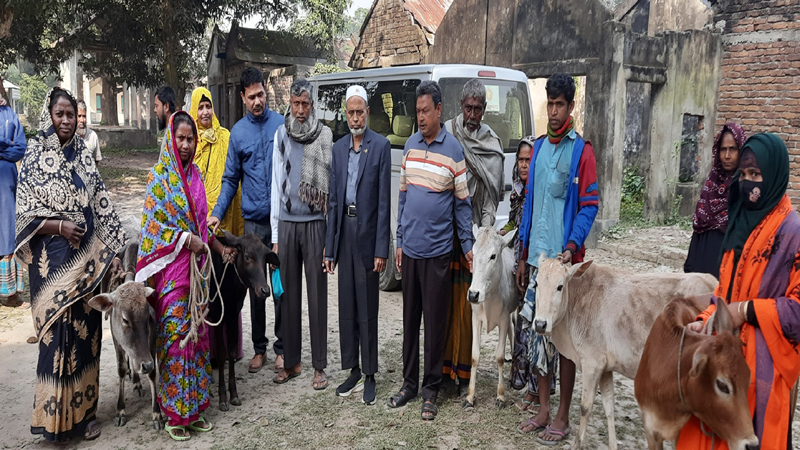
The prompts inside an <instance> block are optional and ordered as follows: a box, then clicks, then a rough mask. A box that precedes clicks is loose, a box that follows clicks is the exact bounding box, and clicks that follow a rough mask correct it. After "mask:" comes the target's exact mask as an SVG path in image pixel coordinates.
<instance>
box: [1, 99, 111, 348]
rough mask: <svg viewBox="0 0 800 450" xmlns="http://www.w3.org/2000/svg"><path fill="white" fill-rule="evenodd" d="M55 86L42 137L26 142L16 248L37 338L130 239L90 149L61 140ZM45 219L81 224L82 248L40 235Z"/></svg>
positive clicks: (77, 141)
mask: <svg viewBox="0 0 800 450" xmlns="http://www.w3.org/2000/svg"><path fill="white" fill-rule="evenodd" d="M54 90H55V89H53V90H51V91H50V92H49V93H48V94H47V97H45V101H44V106H43V107H42V112H41V115H40V116H39V133H38V135H37V136H35V137H33V138H31V139H29V140H28V149H27V151H26V152H25V156H24V157H23V159H22V161H21V164H20V170H19V178H18V185H17V195H16V201H17V220H16V235H17V237H16V245H17V248H16V250H15V254H16V256H17V257H19V258H20V259H21V260H22V261H24V262H25V263H26V264H29V265H30V268H31V269H32V270H31V273H30V275H31V299H32V304H33V317H34V326H35V327H36V332H37V336H41V334H42V332H43V331H46V330H47V329H48V328H49V325H50V324H51V323H52V322H53V321H54V320H55V319H57V318H58V317H60V313H61V312H63V311H64V310H65V309H66V308H67V307H68V306H71V305H72V304H73V303H74V302H75V301H78V300H80V299H81V298H83V297H84V296H86V295H87V294H89V293H91V292H92V291H93V290H94V288H95V287H96V286H97V285H98V284H99V283H100V280H101V279H102V277H103V275H104V274H105V272H106V270H107V269H108V267H109V266H110V264H111V260H112V259H113V258H114V255H115V254H116V253H117V252H118V251H120V250H121V249H122V247H123V245H124V243H125V232H124V231H123V229H122V225H121V224H120V220H119V217H118V216H117V213H116V211H115V210H114V206H113V204H112V203H111V197H110V196H109V194H108V191H107V190H106V187H105V185H104V184H103V180H102V179H101V178H100V173H99V172H98V171H97V167H96V166H95V163H94V157H93V154H92V151H91V150H89V149H88V148H87V147H86V144H85V143H84V142H83V139H82V138H80V137H79V136H74V135H73V137H72V138H70V139H69V140H68V141H67V142H66V143H65V144H64V145H61V142H60V141H59V139H58V135H57V134H56V130H55V128H54V127H53V121H52V118H51V116H50V108H49V104H50V97H51V96H52V95H53V92H54ZM67 94H69V92H67ZM47 219H58V220H62V219H63V220H69V221H72V222H74V223H75V224H77V225H78V226H80V227H82V228H84V229H85V230H86V232H85V234H84V237H83V239H82V240H81V243H80V244H79V246H78V248H74V247H72V246H71V245H69V244H66V243H65V239H64V238H61V237H58V236H55V237H50V236H48V237H47V239H40V238H37V234H36V233H37V231H38V230H39V229H40V228H41V227H42V226H43V225H44V221H45V220H47ZM34 259H36V261H34ZM32 263H33V264H32Z"/></svg>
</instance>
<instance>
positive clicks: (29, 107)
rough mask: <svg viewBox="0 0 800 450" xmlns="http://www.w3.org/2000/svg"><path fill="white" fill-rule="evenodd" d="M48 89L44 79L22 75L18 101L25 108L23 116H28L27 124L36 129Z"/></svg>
mask: <svg viewBox="0 0 800 450" xmlns="http://www.w3.org/2000/svg"><path fill="white" fill-rule="evenodd" d="M49 90H50V88H49V87H48V86H47V83H45V82H44V79H43V78H42V77H40V76H30V75H28V74H24V73H23V74H22V75H21V80H20V85H19V101H20V103H22V106H23V107H24V108H25V114H26V115H27V116H28V122H29V123H30V124H31V125H32V126H33V127H34V128H37V127H38V125H39V123H38V121H39V113H40V112H41V110H42V105H44V98H45V97H47V92H48V91H49Z"/></svg>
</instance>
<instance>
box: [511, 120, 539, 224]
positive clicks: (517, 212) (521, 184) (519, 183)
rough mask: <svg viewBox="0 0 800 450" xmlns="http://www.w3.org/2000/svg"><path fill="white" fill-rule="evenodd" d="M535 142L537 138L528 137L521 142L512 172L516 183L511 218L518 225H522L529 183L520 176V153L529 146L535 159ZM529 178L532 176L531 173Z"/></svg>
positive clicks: (513, 180)
mask: <svg viewBox="0 0 800 450" xmlns="http://www.w3.org/2000/svg"><path fill="white" fill-rule="evenodd" d="M534 142H536V137H535V136H528V137H526V138H523V139H521V140H520V141H519V145H517V154H516V156H515V157H514V168H513V169H512V170H511V180H512V182H513V183H514V186H513V187H514V189H513V190H512V191H511V216H512V218H513V220H515V223H516V224H517V225H521V224H520V220H519V219H521V218H522V205H523V204H524V203H525V185H526V184H527V181H528V180H523V179H521V178H520V176H519V152H520V151H521V150H522V146H523V145H529V146H530V147H531V158H533V143H534ZM528 170H530V169H528ZM528 176H530V173H529V174H528ZM517 216H519V218H518V217H517Z"/></svg>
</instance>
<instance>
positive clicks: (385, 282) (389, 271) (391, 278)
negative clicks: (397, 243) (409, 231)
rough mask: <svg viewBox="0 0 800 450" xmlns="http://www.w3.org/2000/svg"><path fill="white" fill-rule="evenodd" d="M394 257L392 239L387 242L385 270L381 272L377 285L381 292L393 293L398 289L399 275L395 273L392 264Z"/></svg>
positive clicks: (395, 269)
mask: <svg viewBox="0 0 800 450" xmlns="http://www.w3.org/2000/svg"><path fill="white" fill-rule="evenodd" d="M394 255H395V248H394V239H392V240H391V242H389V257H388V258H386V270H384V271H383V272H381V276H380V280H379V285H378V286H379V287H380V289H381V290H382V291H394V290H397V288H398V287H400V277H399V275H400V274H398V273H397V267H396V266H395V264H394V260H395V257H394Z"/></svg>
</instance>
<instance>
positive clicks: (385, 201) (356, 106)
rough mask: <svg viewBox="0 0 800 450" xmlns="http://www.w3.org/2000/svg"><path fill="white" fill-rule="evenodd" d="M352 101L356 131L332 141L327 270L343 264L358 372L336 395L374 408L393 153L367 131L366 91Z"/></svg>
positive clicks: (347, 344)
mask: <svg viewBox="0 0 800 450" xmlns="http://www.w3.org/2000/svg"><path fill="white" fill-rule="evenodd" d="M345 102H346V107H345V110H346V111H345V112H346V114H347V125H348V126H349V128H350V134H348V135H347V136H344V137H343V138H341V139H339V140H338V141H337V142H336V143H335V144H333V158H332V160H331V182H330V206H329V208H328V227H327V228H328V229H327V236H326V242H325V271H326V272H328V273H330V274H333V269H334V266H335V265H336V264H337V263H338V264H339V339H340V345H341V350H342V369H351V371H350V376H349V377H348V378H347V380H345V382H344V383H342V384H341V385H340V386H339V387H338V388H336V395H339V396H342V397H347V396H348V395H350V394H352V393H353V392H359V391H361V390H363V391H364V395H363V399H362V401H363V402H364V403H366V404H368V405H373V404H375V401H376V396H375V376H374V375H375V372H377V371H378V281H379V276H380V275H379V273H380V272H383V270H384V269H385V268H386V257H387V256H388V255H389V234H390V233H391V229H390V226H389V220H390V217H391V215H390V212H391V196H390V195H391V193H390V189H391V163H392V153H391V146H390V145H389V141H388V140H387V139H386V138H385V137H383V136H381V135H379V134H378V133H375V132H374V131H372V130H370V129H369V128H367V125H366V124H367V117H368V116H369V107H368V106H367V92H366V91H365V90H364V88H363V87H361V86H358V85H353V86H350V88H348V89H347V96H346V101H345ZM359 345H360V347H361V365H362V367H360V366H359V360H358V356H359ZM362 370H363V373H364V375H366V377H365V378H364V379H362V378H361V374H362Z"/></svg>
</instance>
